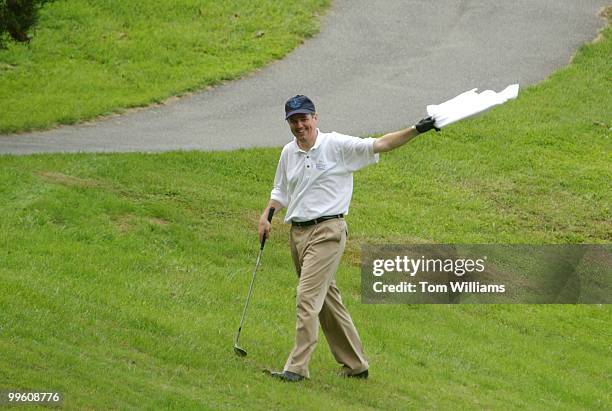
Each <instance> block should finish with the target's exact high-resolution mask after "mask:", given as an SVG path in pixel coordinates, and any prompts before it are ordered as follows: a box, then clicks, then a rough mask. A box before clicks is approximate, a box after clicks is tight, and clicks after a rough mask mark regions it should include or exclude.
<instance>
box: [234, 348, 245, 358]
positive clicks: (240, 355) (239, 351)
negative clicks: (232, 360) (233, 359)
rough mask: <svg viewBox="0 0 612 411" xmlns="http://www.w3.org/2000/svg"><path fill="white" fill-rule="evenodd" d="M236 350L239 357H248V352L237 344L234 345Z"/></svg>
mask: <svg viewBox="0 0 612 411" xmlns="http://www.w3.org/2000/svg"><path fill="white" fill-rule="evenodd" d="M234 352H235V353H236V355H237V356H238V357H246V355H247V352H246V351H245V350H243V349H242V348H240V347H238V346H237V345H234Z"/></svg>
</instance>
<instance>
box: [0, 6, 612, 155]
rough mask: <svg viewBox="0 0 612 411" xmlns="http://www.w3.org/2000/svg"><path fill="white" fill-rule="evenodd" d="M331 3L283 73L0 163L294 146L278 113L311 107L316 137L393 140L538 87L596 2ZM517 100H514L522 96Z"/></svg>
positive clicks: (259, 76)
mask: <svg viewBox="0 0 612 411" xmlns="http://www.w3.org/2000/svg"><path fill="white" fill-rule="evenodd" d="M432 3H433V2H428V1H423V0H421V1H418V0H384V1H382V0H379V1H368V0H352V1H348V0H335V1H334V2H333V5H332V7H331V10H330V11H329V13H328V14H327V15H326V17H325V18H324V20H323V25H322V31H321V33H320V34H319V35H317V36H316V37H315V38H313V39H310V40H308V41H307V42H306V43H305V44H304V45H302V46H301V47H298V48H297V49H296V50H295V51H294V52H293V53H291V54H290V55H289V56H287V57H286V58H285V59H283V60H282V61H278V62H275V63H272V64H270V65H269V66H267V67H265V68H264V69H262V70H260V71H258V72H256V73H254V74H251V75H249V76H247V77H245V78H243V79H241V80H237V81H233V82H229V83H227V84H224V85H221V86H219V87H216V88H213V89H210V90H207V91H203V92H201V93H198V94H194V95H191V96H188V97H184V98H182V99H178V100H177V101H174V102H171V103H167V104H165V105H163V106H159V107H152V108H149V109H145V110H140V111H135V112H131V113H129V114H125V115H122V116H114V117H110V118H106V119H101V120H98V121H94V122H91V123H88V124H82V125H77V126H65V127H59V128H56V129H53V130H49V131H44V132H36V133H27V134H17V135H0V154H1V153H4V154H6V153H13V154H31V153H41V152H80V151H83V152H105V151H117V152H127V151H147V152H156V151H168V150H194V149H195V150H231V149H237V148H242V147H255V146H280V145H283V144H285V143H286V142H287V141H289V140H290V139H291V138H292V136H291V134H290V133H289V131H288V128H287V126H286V124H285V122H284V117H283V114H284V112H283V104H284V101H285V100H286V99H287V98H288V97H291V96H292V95H295V94H306V95H308V96H310V97H311V98H312V99H313V100H314V102H315V104H316V105H317V111H318V112H319V118H320V121H319V127H320V128H321V129H322V130H325V131H332V130H333V131H338V132H342V133H344V134H351V135H360V136H363V135H367V134H370V133H375V132H383V131H392V130H394V129H396V128H400V127H404V126H407V125H410V124H413V123H414V122H416V121H418V120H419V119H420V118H422V117H423V116H425V114H426V113H425V106H426V105H427V104H436V103H440V102H442V101H445V100H447V99H448V98H451V97H454V96H455V95H457V94H459V93H460V92H463V91H466V90H468V89H471V88H474V87H478V88H479V89H480V90H484V89H493V90H496V91H499V90H501V89H503V88H504V87H505V86H507V85H508V84H511V83H519V84H520V85H521V87H525V86H527V85H529V84H533V83H536V82H538V81H541V80H542V79H544V78H546V77H547V76H548V75H549V74H550V73H551V72H552V71H554V70H555V69H557V68H559V67H562V66H564V65H566V64H568V62H569V61H570V59H571V56H572V55H573V53H574V52H575V51H576V49H577V48H578V47H579V46H580V45H581V44H583V43H585V42H589V41H591V40H592V39H594V38H595V36H596V35H597V30H598V29H599V28H601V27H603V26H604V20H603V19H602V18H600V17H598V15H597V13H598V11H599V10H600V8H601V7H603V6H605V5H606V4H607V3H606V2H605V1H603V0H516V1H509V2H505V1H497V0H438V1H436V2H435V7H434V6H433V5H432ZM519 98H520V95H519Z"/></svg>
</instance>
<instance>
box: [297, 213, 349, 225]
mask: <svg viewBox="0 0 612 411" xmlns="http://www.w3.org/2000/svg"><path fill="white" fill-rule="evenodd" d="M343 217H344V214H336V215H325V216H323V217H319V218H315V219H314V220H308V221H292V222H291V225H292V226H293V227H306V226H309V225H313V224H319V223H322V222H323V221H327V220H333V219H334V218H343Z"/></svg>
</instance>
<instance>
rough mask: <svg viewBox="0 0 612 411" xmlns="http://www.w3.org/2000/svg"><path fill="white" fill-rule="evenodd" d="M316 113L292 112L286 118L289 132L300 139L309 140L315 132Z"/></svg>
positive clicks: (314, 135)
mask: <svg viewBox="0 0 612 411" xmlns="http://www.w3.org/2000/svg"><path fill="white" fill-rule="evenodd" d="M317 121H318V117H317V114H316V113H314V114H294V115H292V116H291V117H289V118H288V119H287V122H288V123H289V128H291V132H292V133H293V135H294V136H295V138H297V139H298V140H300V141H305V140H309V139H310V138H314V137H316V134H317Z"/></svg>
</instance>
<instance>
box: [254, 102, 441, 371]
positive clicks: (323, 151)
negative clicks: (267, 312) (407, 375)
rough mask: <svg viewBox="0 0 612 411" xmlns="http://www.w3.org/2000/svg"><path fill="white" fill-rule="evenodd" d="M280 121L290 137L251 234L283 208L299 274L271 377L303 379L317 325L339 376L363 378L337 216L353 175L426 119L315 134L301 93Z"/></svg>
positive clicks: (424, 125)
mask: <svg viewBox="0 0 612 411" xmlns="http://www.w3.org/2000/svg"><path fill="white" fill-rule="evenodd" d="M285 120H286V121H287V122H288V124H289V128H290V129H291V133H292V134H293V135H294V136H295V139H294V140H293V141H292V142H290V143H288V144H287V145H285V147H283V150H282V152H281V155H280V160H279V162H278V167H277V169H276V176H275V178H274V187H273V189H272V192H271V195H270V201H269V203H268V206H267V207H266V209H265V210H264V212H263V214H262V215H261V218H260V219H259V227H258V231H259V238H260V241H261V239H262V238H263V236H264V235H265V236H266V237H268V236H269V233H270V227H271V225H270V223H269V222H268V220H267V216H268V210H269V209H270V207H274V209H275V210H277V211H278V210H280V209H281V208H284V207H286V208H287V212H286V215H285V222H286V223H291V233H290V246H291V255H292V258H293V262H294V264H295V268H296V271H297V275H298V277H299V281H298V287H297V301H296V304H297V325H296V336H295V344H294V347H293V350H292V351H291V353H290V354H289V358H288V359H287V362H286V363H285V367H284V369H283V371H282V372H273V373H272V376H273V377H277V378H280V379H282V380H284V381H291V382H295V381H301V380H303V379H304V378H309V371H308V362H309V361H310V357H311V355H312V353H313V352H314V349H315V346H316V343H317V338H318V332H319V323H320V324H321V328H322V329H323V332H324V333H325V337H326V338H327V342H328V343H329V347H330V349H331V352H332V354H333V356H334V358H335V359H336V361H338V363H340V364H342V365H343V367H342V372H341V375H343V376H346V377H354V378H367V377H368V361H367V360H366V358H365V356H364V353H363V348H362V346H361V340H360V339H359V334H357V330H356V329H355V326H354V324H353V321H352V319H351V316H350V315H349V313H348V311H347V310H346V308H345V307H344V305H343V304H342V299H341V297H340V292H339V291H338V288H337V287H336V281H335V273H336V269H337V268H338V265H339V263H340V258H341V257H342V253H343V252H344V246H345V243H346V237H347V235H348V231H347V226H346V223H345V221H344V218H343V217H344V215H346V214H348V210H349V203H350V201H351V196H352V193H353V172H354V171H357V170H359V169H360V168H363V167H365V166H367V165H369V164H372V163H376V162H378V157H379V156H378V153H381V152H385V151H391V150H393V149H395V148H397V147H400V146H402V145H403V144H406V143H407V142H408V141H410V140H411V139H412V138H414V137H416V136H417V135H418V134H420V133H424V132H426V131H428V130H431V129H432V128H434V120H433V119H432V118H426V119H423V120H421V121H420V122H419V123H418V124H416V125H415V126H414V127H410V128H407V129H404V130H400V131H396V132H394V133H389V134H386V135H384V136H382V137H380V138H377V139H375V138H366V139H361V138H358V137H350V136H345V135H342V134H338V133H335V132H332V133H323V132H321V131H319V129H318V128H317V122H318V115H317V112H316V110H315V106H314V104H313V102H312V101H311V100H310V99H309V98H308V97H306V96H303V95H297V96H295V97H292V98H290V99H289V100H288V101H287V102H286V103H285Z"/></svg>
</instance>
